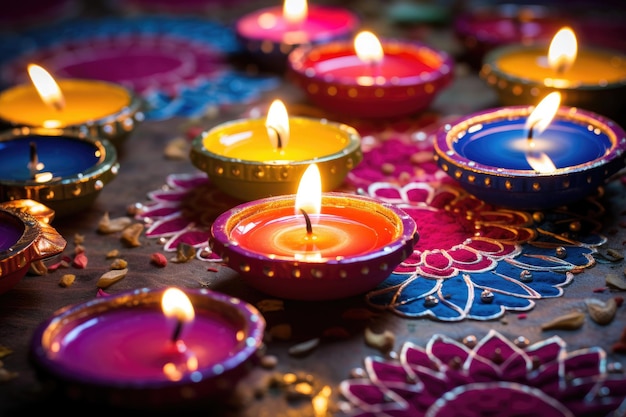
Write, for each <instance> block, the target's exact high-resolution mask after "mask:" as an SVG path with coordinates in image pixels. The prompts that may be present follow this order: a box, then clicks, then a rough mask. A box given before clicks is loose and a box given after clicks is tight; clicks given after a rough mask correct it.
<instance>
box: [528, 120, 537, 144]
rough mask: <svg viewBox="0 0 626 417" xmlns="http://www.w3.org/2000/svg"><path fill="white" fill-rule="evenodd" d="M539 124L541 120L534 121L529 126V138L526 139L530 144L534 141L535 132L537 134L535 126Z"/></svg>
mask: <svg viewBox="0 0 626 417" xmlns="http://www.w3.org/2000/svg"><path fill="white" fill-rule="evenodd" d="M538 122H539V119H537V120H535V121H533V122H532V123H531V124H530V125H529V126H528V136H527V137H526V139H528V141H529V142H531V141H532V140H533V135H534V132H535V126H537V123H538Z"/></svg>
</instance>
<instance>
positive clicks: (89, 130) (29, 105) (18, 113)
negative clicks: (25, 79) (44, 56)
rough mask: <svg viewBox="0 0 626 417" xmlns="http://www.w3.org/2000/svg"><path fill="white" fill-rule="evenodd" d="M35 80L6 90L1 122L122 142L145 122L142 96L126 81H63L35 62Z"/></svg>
mask: <svg viewBox="0 0 626 417" xmlns="http://www.w3.org/2000/svg"><path fill="white" fill-rule="evenodd" d="M28 73H29V76H30V78H31V81H32V84H23V85H17V86H15V87H11V88H9V89H7V90H5V91H3V92H1V93H0V121H4V122H5V123H6V124H8V125H10V126H12V127H20V126H26V127H32V128H40V127H43V128H54V129H65V130H66V131H75V132H76V133H77V134H78V133H80V134H81V135H90V136H93V137H98V138H102V139H107V140H109V141H111V142H112V143H113V144H114V145H115V146H116V147H118V148H119V147H120V146H121V144H122V143H123V141H124V140H125V139H126V138H127V137H128V136H129V135H130V134H131V133H132V132H133V131H134V129H135V127H136V126H137V125H138V124H139V122H141V121H143V119H144V115H143V112H142V111H141V107H142V105H143V104H142V101H141V99H140V98H139V97H138V96H137V95H136V94H135V93H134V92H132V91H130V90H128V89H127V88H125V87H122V86H121V85H117V84H113V83H109V82H105V81H99V80H88V79H62V80H59V81H58V82H57V81H56V80H55V79H54V78H53V77H52V75H51V74H50V73H49V72H48V71H46V70H45V69H44V68H42V67H40V66H39V65H35V64H30V65H29V66H28Z"/></svg>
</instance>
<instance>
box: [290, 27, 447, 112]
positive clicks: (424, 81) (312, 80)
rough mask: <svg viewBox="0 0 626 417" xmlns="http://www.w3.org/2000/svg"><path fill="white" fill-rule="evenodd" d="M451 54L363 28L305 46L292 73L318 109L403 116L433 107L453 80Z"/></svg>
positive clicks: (292, 58)
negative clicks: (350, 36) (345, 37)
mask: <svg viewBox="0 0 626 417" xmlns="http://www.w3.org/2000/svg"><path fill="white" fill-rule="evenodd" d="M453 66H454V62H453V60H452V58H451V57H450V56H449V55H448V54H447V53H445V52H443V51H438V50H436V49H434V48H431V47H429V46H427V45H424V44H421V43H417V42H409V41H403V40H396V39H387V40H385V39H383V40H382V41H379V40H378V38H377V37H376V36H375V35H373V34H372V33H371V32H367V31H364V32H360V33H359V34H358V35H357V36H356V37H355V39H354V40H344V41H334V42H328V43H325V44H320V45H303V46H300V47H298V48H296V49H294V50H293V51H292V52H291V53H290V54H289V57H288V76H289V78H290V79H291V80H292V81H293V83H294V84H295V85H297V86H299V87H300V88H301V89H302V90H303V91H304V92H305V93H306V94H307V96H308V97H309V99H310V100H311V101H312V102H313V103H314V104H316V105H318V106H319V107H321V108H323V109H325V110H328V111H331V112H335V113H337V114H342V115H347V116H354V117H367V118H399V117H402V116H407V115H411V114H414V113H418V112H420V111H423V110H425V109H427V108H428V106H429V105H430V104H431V103H432V101H433V100H434V99H435V98H436V97H437V95H438V94H439V93H440V92H441V90H442V89H443V88H445V87H446V86H448V85H449V84H450V82H451V81H452V79H453V75H454V74H453Z"/></svg>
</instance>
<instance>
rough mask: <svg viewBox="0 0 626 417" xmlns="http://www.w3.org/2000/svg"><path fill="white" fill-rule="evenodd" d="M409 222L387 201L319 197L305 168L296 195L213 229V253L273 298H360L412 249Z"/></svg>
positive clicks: (316, 181)
mask: <svg viewBox="0 0 626 417" xmlns="http://www.w3.org/2000/svg"><path fill="white" fill-rule="evenodd" d="M417 240H418V232H417V227H416V224H415V221H414V220H413V219H412V218H411V217H410V216H409V215H408V214H407V213H406V212H404V211H403V210H401V209H399V208H397V207H395V206H394V205H392V204H386V203H381V202H380V201H377V200H374V199H371V198H369V197H365V196H360V195H352V194H348V193H339V192H328V193H322V192H321V183H320V176H319V170H318V169H317V167H316V166H315V165H310V166H309V167H308V168H307V170H306V171H305V173H304V175H303V176H302V180H301V182H300V186H299V188H298V193H297V194H295V195H293V194H292V195H284V196H275V197H268V198H264V199H259V200H255V201H251V202H247V203H244V204H241V205H239V206H237V207H235V208H233V209H231V210H229V211H227V212H224V213H222V214H221V215H220V216H219V217H218V218H217V219H216V220H215V222H214V223H213V225H212V227H211V237H210V239H209V244H210V247H211V249H212V250H213V252H214V253H216V254H217V255H218V256H220V257H221V258H222V259H223V260H224V262H225V263H226V264H227V265H228V266H229V267H231V268H232V269H233V270H235V271H236V272H237V273H238V274H239V275H240V276H241V278H242V279H243V280H244V281H245V282H247V283H248V284H249V285H250V286H252V287H254V288H256V289H258V290H260V291H262V292H264V293H266V294H269V295H273V296H276V297H281V298H287V299H295V300H328V299H338V298H344V297H349V296H354V295H358V294H362V293H364V292H366V291H368V290H371V289H373V288H374V287H376V285H378V284H380V283H381V282H382V281H384V280H385V279H386V278H387V277H388V276H389V275H390V274H391V273H392V272H393V270H394V268H395V267H396V266H397V265H399V264H400V262H402V261H403V260H404V259H406V258H407V257H408V256H409V255H410V254H411V253H412V251H413V247H414V245H415V244H416V243H417Z"/></svg>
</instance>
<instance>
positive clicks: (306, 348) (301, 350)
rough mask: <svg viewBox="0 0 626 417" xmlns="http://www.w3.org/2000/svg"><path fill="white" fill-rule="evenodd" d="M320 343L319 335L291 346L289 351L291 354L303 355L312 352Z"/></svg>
mask: <svg viewBox="0 0 626 417" xmlns="http://www.w3.org/2000/svg"><path fill="white" fill-rule="evenodd" d="M319 344H320V339H319V337H316V338H313V339H310V340H307V341H306V342H302V343H298V344H297V345H293V346H292V347H290V348H289V350H288V352H289V354H290V355H291V356H302V355H306V354H308V353H311V352H312V351H313V350H314V349H315V348H317V347H318V346H319Z"/></svg>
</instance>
